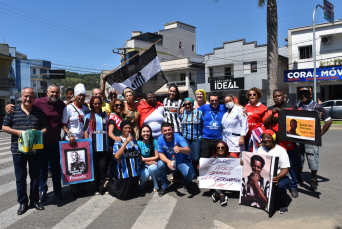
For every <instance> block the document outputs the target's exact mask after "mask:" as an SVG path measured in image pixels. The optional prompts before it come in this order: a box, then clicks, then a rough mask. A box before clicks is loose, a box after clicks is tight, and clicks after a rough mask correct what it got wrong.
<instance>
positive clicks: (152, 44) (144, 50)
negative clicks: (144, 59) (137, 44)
mask: <svg viewBox="0 0 342 229" xmlns="http://www.w3.org/2000/svg"><path fill="white" fill-rule="evenodd" d="M161 40H162V39H159V40H157V41H156V42H154V43H153V44H151V45H150V46H148V47H147V48H145V49H143V50H141V51H140V52H138V53H137V54H135V55H134V56H132V57H131V58H129V59H128V60H126V61H125V62H123V63H122V64H120V65H119V66H117V67H116V68H115V69H113V70H112V71H110V72H109V73H108V74H107V75H106V76H104V78H107V76H108V75H110V74H112V73H113V72H115V71H116V70H117V69H118V68H120V67H121V66H122V65H124V64H126V63H127V62H128V61H130V60H131V59H133V58H134V57H136V56H137V55H139V54H140V53H142V52H145V51H146V50H147V49H149V48H151V47H152V45H154V44H156V43H158V42H159V41H161Z"/></svg>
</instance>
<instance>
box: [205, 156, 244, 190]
mask: <svg viewBox="0 0 342 229" xmlns="http://www.w3.org/2000/svg"><path fill="white" fill-rule="evenodd" d="M241 169H242V166H241V165H240V159H239V158H201V159H200V168H199V177H198V181H199V188H207V189H223V190H231V191H240V186H241Z"/></svg>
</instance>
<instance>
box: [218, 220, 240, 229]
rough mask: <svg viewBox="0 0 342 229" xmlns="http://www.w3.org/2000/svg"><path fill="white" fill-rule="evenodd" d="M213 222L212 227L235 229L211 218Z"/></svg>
mask: <svg viewBox="0 0 342 229" xmlns="http://www.w3.org/2000/svg"><path fill="white" fill-rule="evenodd" d="M213 222H214V227H213V229H235V228H234V227H232V226H229V225H227V224H224V223H222V222H220V221H218V220H213Z"/></svg>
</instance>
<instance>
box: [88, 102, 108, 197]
mask: <svg viewBox="0 0 342 229" xmlns="http://www.w3.org/2000/svg"><path fill="white" fill-rule="evenodd" d="M101 104H102V99H101V97H100V96H93V97H91V99H90V109H91V113H88V114H87V115H86V116H85V123H84V136H85V139H88V138H90V139H92V147H93V164H94V176H95V186H96V189H95V190H96V191H95V192H98V190H99V187H100V185H101V181H102V182H103V181H104V180H106V175H107V170H108V165H109V160H110V153H109V145H108V135H107V120H108V117H107V116H106V113H105V112H102V108H101Z"/></svg>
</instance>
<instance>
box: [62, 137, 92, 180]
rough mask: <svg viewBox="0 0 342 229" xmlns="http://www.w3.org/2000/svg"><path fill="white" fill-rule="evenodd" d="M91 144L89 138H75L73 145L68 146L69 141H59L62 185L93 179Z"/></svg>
mask: <svg viewBox="0 0 342 229" xmlns="http://www.w3.org/2000/svg"><path fill="white" fill-rule="evenodd" d="M91 145H92V144H91V139H82V140H77V141H76V145H75V146H73V147H71V146H70V144H69V141H60V142H59V150H60V156H61V166H62V183H63V185H70V184H78V183H83V182H88V181H93V180H94V168H93V150H92V147H91Z"/></svg>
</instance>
